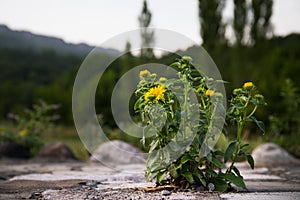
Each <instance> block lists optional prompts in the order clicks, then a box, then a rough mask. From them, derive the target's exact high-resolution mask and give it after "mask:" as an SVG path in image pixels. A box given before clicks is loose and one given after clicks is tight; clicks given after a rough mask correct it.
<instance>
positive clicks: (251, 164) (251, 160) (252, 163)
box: [247, 155, 254, 169]
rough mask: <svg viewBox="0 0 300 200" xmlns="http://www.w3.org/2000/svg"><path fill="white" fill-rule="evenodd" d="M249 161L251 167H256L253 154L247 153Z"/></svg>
mask: <svg viewBox="0 0 300 200" xmlns="http://www.w3.org/2000/svg"><path fill="white" fill-rule="evenodd" d="M247 161H248V163H249V165H250V167H251V169H254V159H253V157H252V156H251V155H247Z"/></svg>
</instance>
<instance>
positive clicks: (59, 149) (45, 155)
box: [34, 142, 77, 162]
mask: <svg viewBox="0 0 300 200" xmlns="http://www.w3.org/2000/svg"><path fill="white" fill-rule="evenodd" d="M34 159H35V160H39V161H47V162H64V161H72V160H77V159H76V157H75V156H74V154H73V152H72V151H71V149H70V148H69V147H68V146H67V145H65V144H64V143H61V142H53V143H48V144H46V145H45V146H44V147H43V148H42V149H41V150H40V151H39V153H38V154H37V155H36V156H35V158H34Z"/></svg>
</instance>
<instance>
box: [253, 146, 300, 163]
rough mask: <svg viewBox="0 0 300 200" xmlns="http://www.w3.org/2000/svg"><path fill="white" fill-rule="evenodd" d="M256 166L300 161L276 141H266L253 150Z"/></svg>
mask: <svg viewBox="0 0 300 200" xmlns="http://www.w3.org/2000/svg"><path fill="white" fill-rule="evenodd" d="M252 156H253V159H254V161H255V165H256V166H270V165H273V164H277V165H284V164H291V163H297V164H299V161H298V160H297V159H296V158H294V157H293V156H292V155H290V154H289V153H288V152H287V151H286V150H284V149H283V148H281V147H280V146H278V145H276V144H274V143H265V144H261V145H259V146H258V147H256V148H255V149H254V150H253V152H252Z"/></svg>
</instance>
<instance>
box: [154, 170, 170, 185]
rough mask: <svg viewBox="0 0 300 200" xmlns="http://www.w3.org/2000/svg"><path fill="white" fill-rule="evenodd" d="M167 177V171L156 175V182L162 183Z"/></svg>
mask: <svg viewBox="0 0 300 200" xmlns="http://www.w3.org/2000/svg"><path fill="white" fill-rule="evenodd" d="M167 175H168V172H167V171H164V172H158V173H157V175H156V182H158V183H160V182H162V181H163V180H164V179H165V177H166V176H167Z"/></svg>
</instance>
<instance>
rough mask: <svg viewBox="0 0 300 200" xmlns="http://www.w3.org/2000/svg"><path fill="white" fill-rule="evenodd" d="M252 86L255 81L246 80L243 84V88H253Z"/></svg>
mask: <svg viewBox="0 0 300 200" xmlns="http://www.w3.org/2000/svg"><path fill="white" fill-rule="evenodd" d="M251 87H253V83H252V82H246V83H244V85H243V88H251Z"/></svg>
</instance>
